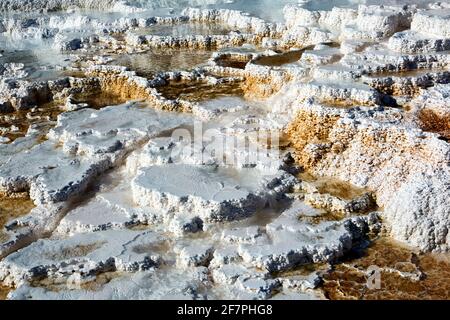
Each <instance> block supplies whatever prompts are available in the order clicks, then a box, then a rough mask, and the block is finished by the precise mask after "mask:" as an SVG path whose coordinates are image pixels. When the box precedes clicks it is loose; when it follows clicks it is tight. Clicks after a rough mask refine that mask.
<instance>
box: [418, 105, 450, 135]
mask: <svg viewBox="0 0 450 320" xmlns="http://www.w3.org/2000/svg"><path fill="white" fill-rule="evenodd" d="M418 118H419V121H420V127H421V129H422V130H424V131H428V132H434V133H438V134H440V135H441V136H442V137H443V138H444V139H446V140H450V117H446V116H441V115H439V114H438V113H436V112H434V111H432V110H428V109H425V110H421V111H420V112H419V115H418Z"/></svg>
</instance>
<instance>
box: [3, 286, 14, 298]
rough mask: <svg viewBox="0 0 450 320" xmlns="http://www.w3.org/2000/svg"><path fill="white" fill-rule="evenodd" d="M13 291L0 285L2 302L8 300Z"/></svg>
mask: <svg viewBox="0 0 450 320" xmlns="http://www.w3.org/2000/svg"><path fill="white" fill-rule="evenodd" d="M11 290H12V289H11V288H9V287H5V286H3V285H1V284H0V300H6V297H7V296H8V293H9V292H10V291H11Z"/></svg>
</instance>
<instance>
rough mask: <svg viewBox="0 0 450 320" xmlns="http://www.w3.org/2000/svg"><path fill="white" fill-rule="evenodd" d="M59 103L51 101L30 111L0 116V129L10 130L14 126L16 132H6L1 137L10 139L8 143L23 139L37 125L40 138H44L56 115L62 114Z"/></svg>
mask: <svg viewBox="0 0 450 320" xmlns="http://www.w3.org/2000/svg"><path fill="white" fill-rule="evenodd" d="M61 106H62V103H61V102H60V101H53V102H48V103H45V104H42V105H40V106H38V107H36V108H35V109H32V110H19V111H15V112H12V113H7V114H2V115H0V127H5V128H11V127H12V126H16V127H17V128H18V130H16V131H14V132H11V131H9V132H6V133H4V134H1V136H3V137H6V138H8V139H10V142H12V141H14V140H15V139H17V138H20V137H24V136H25V135H26V133H27V131H28V129H29V128H30V126H32V125H39V126H40V127H39V129H40V133H41V136H42V137H44V136H45V135H46V134H47V132H48V130H49V129H50V128H51V127H52V126H53V124H52V122H54V121H56V119H57V117H58V115H59V114H60V113H62V112H63V109H62V108H61Z"/></svg>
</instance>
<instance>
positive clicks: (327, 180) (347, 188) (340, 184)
mask: <svg viewBox="0 0 450 320" xmlns="http://www.w3.org/2000/svg"><path fill="white" fill-rule="evenodd" d="M299 178H300V179H301V180H303V181H307V182H310V183H312V184H313V185H314V186H315V187H316V188H317V191H318V192H319V193H322V194H323V193H327V194H330V195H332V196H334V197H338V198H340V199H344V200H352V199H355V198H357V197H360V196H362V195H363V194H364V193H366V192H367V191H368V190H366V189H362V188H358V187H356V186H354V185H352V184H351V183H348V182H345V181H342V180H339V179H336V178H333V177H314V176H312V175H311V174H309V173H307V172H302V173H300V174H299Z"/></svg>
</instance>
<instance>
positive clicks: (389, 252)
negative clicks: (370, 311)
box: [322, 238, 450, 300]
mask: <svg viewBox="0 0 450 320" xmlns="http://www.w3.org/2000/svg"><path fill="white" fill-rule="evenodd" d="M372 266H376V267H377V268H380V269H379V270H380V275H381V278H380V279H381V288H380V289H377V288H369V287H368V286H367V283H368V282H367V281H368V275H367V273H368V272H367V270H368V269H369V268H370V267H372ZM401 273H403V276H402V274H401ZM449 279H450V257H449V256H448V254H446V255H444V258H443V259H442V258H441V256H436V255H433V254H419V253H416V252H414V251H412V250H411V249H409V248H406V247H403V246H401V245H399V244H397V243H394V242H393V241H391V240H389V239H387V238H382V239H379V240H377V241H375V242H374V243H373V244H372V245H371V246H370V247H369V248H368V249H367V251H366V252H364V253H363V255H362V256H361V257H356V258H354V259H351V260H348V261H343V263H342V264H338V265H336V266H334V268H333V270H332V271H331V272H329V273H328V274H326V275H325V276H324V283H323V287H322V288H323V290H324V292H325V295H326V296H327V298H329V299H365V300H366V299H368V300H372V299H408V300H410V299H411V300H416V299H443V300H448V299H449V298H450V280H449Z"/></svg>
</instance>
